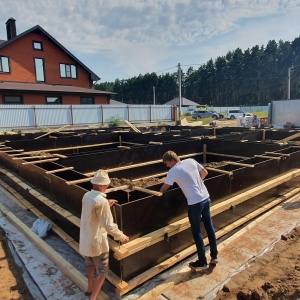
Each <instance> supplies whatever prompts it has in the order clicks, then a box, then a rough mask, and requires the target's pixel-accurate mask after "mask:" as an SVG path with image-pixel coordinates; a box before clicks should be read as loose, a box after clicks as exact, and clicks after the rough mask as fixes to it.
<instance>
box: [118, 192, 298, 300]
mask: <svg viewBox="0 0 300 300" xmlns="http://www.w3.org/2000/svg"><path fill="white" fill-rule="evenodd" d="M296 197H297V195H296V196H294V197H291V198H290V199H289V200H288V201H285V200H282V199H279V200H275V201H272V202H270V203H269V204H267V205H265V206H263V207H262V208H261V209H258V210H257V211H255V212H254V213H250V214H249V215H247V216H245V217H241V218H240V219H239V220H237V221H235V222H234V223H232V224H230V225H228V226H226V227H224V228H223V229H221V230H218V231H216V237H217V238H218V239H219V238H221V237H222V236H224V235H225V234H227V233H228V232H231V231H233V230H235V229H237V228H239V227H240V226H242V225H244V224H245V223H247V222H249V220H250V219H253V218H255V217H257V216H259V215H261V214H263V213H265V214H264V215H263V216H261V217H259V218H258V219H257V222H259V221H260V220H263V219H265V216H266V215H267V216H268V215H269V214H270V213H273V211H274V210H277V209H278V208H279V207H278V206H276V205H278V204H279V203H281V202H283V201H285V203H288V202H291V201H294V200H295V199H296ZM274 207H275V208H274ZM269 209H273V211H269ZM266 211H267V213H266ZM257 222H252V223H251V224H250V225H248V226H247V227H246V228H243V229H241V230H239V232H238V235H240V234H242V233H243V232H245V231H248V230H249V229H250V228H252V227H253V226H255V225H256V224H257ZM204 245H205V246H207V245H208V239H207V238H205V239H204ZM225 246H226V241H224V242H221V243H220V244H219V245H218V249H219V250H220V249H221V248H223V247H225ZM195 252H196V247H195V245H192V246H190V247H189V248H186V249H185V250H183V251H181V252H179V253H177V254H176V255H174V256H173V257H171V258H169V259H167V260H165V261H163V262H162V263H160V264H159V265H157V266H154V267H153V268H152V270H151V269H150V270H147V271H146V272H144V273H143V274H141V275H142V276H138V277H135V278H133V279H131V280H130V281H128V282H127V286H126V287H124V288H123V289H122V288H120V289H119V290H117V293H118V294H119V295H123V294H124V293H127V292H128V291H130V290H132V289H134V288H135V287H136V286H137V285H139V284H141V283H143V282H144V281H143V280H144V278H145V279H146V280H148V279H149V278H152V277H154V276H155V275H157V274H155V272H156V269H158V270H157V272H159V268H162V269H163V270H165V269H166V268H169V267H171V266H173V265H174V264H176V263H178V261H181V260H183V259H185V258H187V257H188V256H190V255H192V254H194V253H195ZM192 272H193V271H192V270H191V269H190V268H189V267H183V268H181V269H180V270H179V271H178V272H173V273H171V274H170V276H169V277H168V278H167V279H166V280H163V281H160V282H157V283H156V285H155V287H154V288H153V289H151V290H150V291H148V292H147V293H145V294H143V295H142V296H140V297H139V300H152V299H156V298H159V296H160V295H161V294H163V293H164V292H165V291H166V290H169V289H171V288H172V287H174V286H175V285H176V284H177V283H178V282H180V281H182V280H184V278H186V277H188V276H189V275H190V274H191V273H192ZM151 273H154V274H153V276H152V277H149V276H151ZM141 281H142V282H141Z"/></svg>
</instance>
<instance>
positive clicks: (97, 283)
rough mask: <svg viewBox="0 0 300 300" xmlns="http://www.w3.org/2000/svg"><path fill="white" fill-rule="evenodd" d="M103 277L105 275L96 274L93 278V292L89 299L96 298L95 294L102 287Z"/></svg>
mask: <svg viewBox="0 0 300 300" xmlns="http://www.w3.org/2000/svg"><path fill="white" fill-rule="evenodd" d="M104 279H105V275H98V276H97V277H96V279H95V280H94V286H93V292H92V295H91V298H90V299H91V300H96V299H97V296H98V294H99V292H100V290H101V288H102V285H103V282H104Z"/></svg>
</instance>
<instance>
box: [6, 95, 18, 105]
mask: <svg viewBox="0 0 300 300" xmlns="http://www.w3.org/2000/svg"><path fill="white" fill-rule="evenodd" d="M3 104H22V97H21V96H3Z"/></svg>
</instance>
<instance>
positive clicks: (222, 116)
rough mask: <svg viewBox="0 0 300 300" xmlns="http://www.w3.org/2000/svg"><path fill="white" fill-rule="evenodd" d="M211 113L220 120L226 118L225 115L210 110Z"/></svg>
mask: <svg viewBox="0 0 300 300" xmlns="http://www.w3.org/2000/svg"><path fill="white" fill-rule="evenodd" d="M210 112H211V113H212V114H217V115H219V119H223V118H224V115H223V114H221V113H218V112H216V111H215V110H210Z"/></svg>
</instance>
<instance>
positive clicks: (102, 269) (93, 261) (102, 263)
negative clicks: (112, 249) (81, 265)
mask: <svg viewBox="0 0 300 300" xmlns="http://www.w3.org/2000/svg"><path fill="white" fill-rule="evenodd" d="M108 258H109V256H108V252H106V253H102V254H100V255H99V256H95V257H88V256H86V257H85V264H86V265H87V266H95V268H96V272H97V275H106V274H107V273H108V261H109V259H108Z"/></svg>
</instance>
